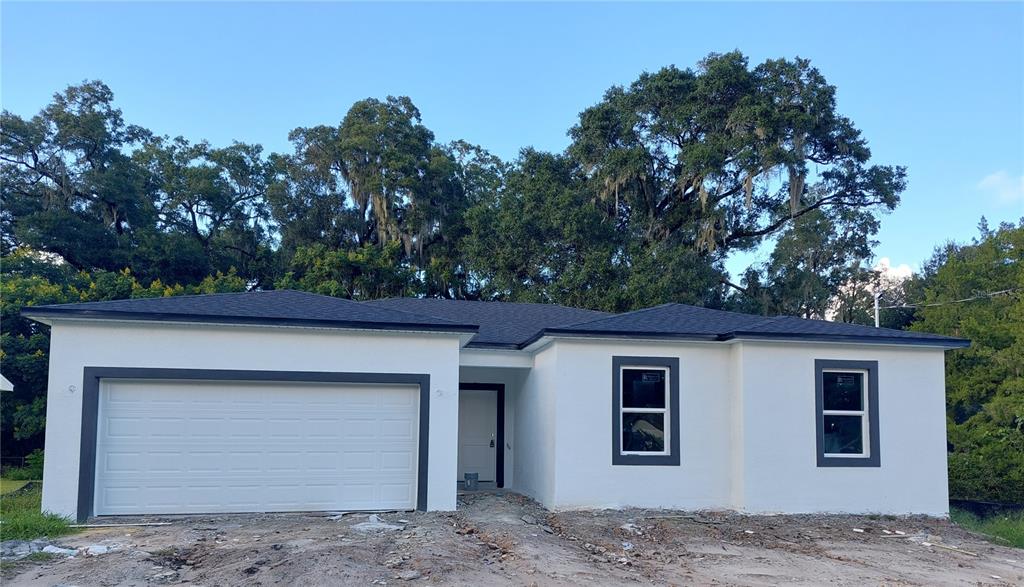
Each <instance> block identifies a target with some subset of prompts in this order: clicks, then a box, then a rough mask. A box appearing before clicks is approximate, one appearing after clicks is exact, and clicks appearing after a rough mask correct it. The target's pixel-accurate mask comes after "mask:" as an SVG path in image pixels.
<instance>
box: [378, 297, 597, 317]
mask: <svg viewBox="0 0 1024 587" xmlns="http://www.w3.org/2000/svg"><path fill="white" fill-rule="evenodd" d="M391 300H423V301H437V302H456V303H466V302H469V303H479V304H504V305H506V306H540V307H545V308H565V309H566V310H577V311H579V312H594V313H598V314H605V317H607V316H615V315H617V314H615V312H605V311H604V310H594V309H591V308H577V307H576V306H566V305H565V304H556V303H553V302H506V301H504V300H457V299H451V298H417V297H411V296H399V297H391V298H377V299H375V300H363V301H362V302H360V303H363V304H374V303H376V302H387V301H391Z"/></svg>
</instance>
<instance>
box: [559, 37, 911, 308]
mask: <svg viewBox="0 0 1024 587" xmlns="http://www.w3.org/2000/svg"><path fill="white" fill-rule="evenodd" d="M571 136H572V139H573V142H572V145H571V146H570V147H569V151H568V152H569V154H570V155H571V156H572V157H573V159H574V160H575V161H577V162H578V164H579V165H580V168H581V172H582V181H584V182H585V184H586V186H587V190H588V191H589V192H590V193H592V194H595V195H596V196H597V197H598V198H599V200H600V202H601V203H602V204H603V206H602V209H603V210H605V212H606V213H607V214H609V215H610V216H611V217H613V218H615V221H616V223H617V226H618V229H619V230H620V231H622V232H625V233H626V234H628V237H627V238H628V239H629V240H630V241H631V242H634V243H637V244H638V245H639V246H641V247H645V246H648V245H651V244H657V245H658V246H660V247H662V248H665V247H674V246H683V247H688V248H691V249H694V250H696V251H697V252H698V253H700V257H699V258H694V262H698V261H699V260H702V261H703V263H704V264H705V265H706V266H707V265H711V266H714V264H715V262H716V261H721V260H722V259H724V258H725V257H726V256H727V255H728V254H729V253H730V252H733V251H737V250H747V249H751V248H753V247H756V246H758V245H759V244H760V243H762V242H763V241H764V239H766V238H769V237H772V236H775V235H778V234H779V233H780V232H782V231H785V230H787V229H790V227H794V226H795V223H796V221H797V220H798V219H802V218H803V217H805V216H808V215H810V216H811V218H809V219H807V220H806V221H805V223H804V224H805V225H806V224H807V223H808V222H809V223H814V222H815V221H817V222H826V221H825V219H830V220H831V224H832V226H829V227H828V228H834V229H835V230H841V231H845V230H848V229H850V228H854V229H859V230H861V231H866V232H863V233H862V234H854V235H848V234H845V233H844V232H838V233H837V235H836V237H835V238H838V239H840V240H859V241H860V242H861V243H863V242H865V240H866V238H867V237H868V236H869V235H870V234H873V232H872V229H873V228H874V227H875V224H874V220H873V215H874V214H877V213H878V212H881V211H885V210H891V209H892V208H894V207H895V206H896V205H897V204H898V202H899V194H900V193H901V192H902V191H903V189H904V187H905V170H904V169H903V168H902V167H889V166H871V165H868V161H869V160H870V156H871V153H870V150H869V149H868V147H867V142H866V141H865V140H864V139H863V138H862V137H861V135H860V131H858V130H857V129H856V128H855V127H854V125H853V123H852V122H851V121H850V120H849V119H847V118H845V117H843V116H841V115H840V114H839V113H838V112H836V105H835V88H834V87H833V86H831V85H829V84H828V83H827V82H826V81H825V79H824V77H823V76H822V75H821V73H820V72H819V71H818V70H817V69H815V68H813V67H811V65H810V63H809V62H808V61H807V60H805V59H799V58H798V59H795V60H792V61H790V60H784V59H780V60H769V61H766V62H764V63H762V64H761V65H758V66H756V67H754V68H752V69H751V68H749V67H748V64H747V59H746V58H745V57H744V56H743V55H742V54H740V53H739V52H732V53H727V54H724V55H718V54H712V55H710V56H708V57H707V58H706V59H705V60H704V61H702V62H701V64H700V66H699V68H698V69H697V70H696V71H693V70H689V69H686V70H681V69H678V68H676V67H666V68H663V69H661V70H660V71H658V72H656V73H644V74H642V75H641V76H640V77H639V79H637V80H636V81H635V82H633V83H632V84H631V85H630V86H629V87H628V88H622V87H614V88H612V89H610V90H609V91H608V92H607V93H606V94H605V97H604V99H603V100H602V101H601V102H600V103H598V104H597V105H595V106H593V107H591V108H588V109H587V110H585V111H584V112H583V113H582V114H581V115H580V121H579V124H578V125H577V126H575V127H574V128H573V129H572V131H571ZM854 211H860V213H859V214H857V213H855V212H854ZM850 215H856V216H859V217H858V218H856V219H852V218H851V219H849V220H848V221H844V222H841V223H836V222H835V220H836V219H837V218H840V217H842V216H850ZM815 216H817V219H815ZM800 230H801V229H800V227H799V226H797V227H795V228H792V229H791V230H790V232H789V233H788V238H787V240H793V239H796V237H797V235H798V234H799V231H800ZM797 240H798V239H797ZM782 256H783V255H780V256H779V258H778V259H777V264H778V265H779V267H778V268H779V269H781V265H785V264H787V263H789V264H792V263H793V262H794V261H793V260H790V261H783V260H782V258H781V257H782ZM789 256H790V257H792V255H789ZM844 256H848V255H844ZM809 268H810V267H809V266H808V265H807V264H806V263H805V267H804V269H809ZM694 272H696V273H701V272H702V270H698V269H696V268H695V269H694ZM763 277H764V276H762V280H761V281H763ZM805 277H806V275H805ZM772 279H773V281H774V280H775V278H774V277H773V278H772ZM784 281H786V282H787V284H788V285H787V287H793V286H794V283H793V282H792V281H791V280H789V279H785V280H784ZM829 281H834V280H833V279H832V278H831V277H829V278H826V279H825V280H824V281H823V282H822V285H824V284H825V282H829ZM810 285H811V284H810V282H809V281H808V280H806V279H804V280H803V284H802V287H809V286H810ZM773 295H774V297H776V298H780V299H781V297H785V296H780V295H778V294H773ZM821 297H823V296H822V295H817V294H816V295H815V298H816V299H819V298H821ZM808 299H809V298H808ZM819 305H820V304H819ZM805 310H807V309H805ZM812 311H813V310H812ZM805 313H806V311H805Z"/></svg>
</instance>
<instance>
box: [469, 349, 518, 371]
mask: <svg viewBox="0 0 1024 587" xmlns="http://www.w3.org/2000/svg"><path fill="white" fill-rule="evenodd" d="M459 366H460V367H505V368H509V367H511V368H518V369H530V368H532V367H533V354H532V353H528V352H526V351H516V350H507V349H481V348H463V349H462V350H461V351H459Z"/></svg>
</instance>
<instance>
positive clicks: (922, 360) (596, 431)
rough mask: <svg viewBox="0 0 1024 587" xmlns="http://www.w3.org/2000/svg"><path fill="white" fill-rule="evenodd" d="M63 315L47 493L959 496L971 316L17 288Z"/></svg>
mask: <svg viewBox="0 0 1024 587" xmlns="http://www.w3.org/2000/svg"><path fill="white" fill-rule="evenodd" d="M24 314H25V315H26V316H28V317H30V318H32V319H34V320H36V321H39V322H42V323H45V324H48V325H50V326H51V328H52V331H51V332H52V334H51V347H50V373H49V390H48V398H47V427H46V462H45V473H44V483H43V508H44V509H46V510H49V511H53V512H57V513H60V514H66V515H70V516H75V517H77V518H78V519H79V520H82V519H85V518H87V517H89V516H93V515H119V514H178V513H210V512H254V511H259V512H262V511H313V510H390V509H413V508H417V509H421V510H453V509H455V507H456V495H457V491H458V488H459V483H460V482H461V481H462V480H463V479H464V478H465V475H466V474H467V473H476V474H477V475H478V478H479V480H480V481H481V484H482V485H484V486H497V487H506V488H509V489H511V490H514V491H517V492H520V493H523V494H526V495H529V496H532V497H534V498H536V499H537V500H539V501H540V502H541V503H542V504H544V505H545V506H547V507H548V508H552V509H568V508H604V507H623V506H640V507H664V508H679V509H702V508H712V509H733V510H738V511H743V512H762V513H763V512H784V513H797V512H877V513H893V514H903V513H921V514H932V515H945V514H946V513H947V508H948V505H947V489H946V486H947V485H946V440H945V436H946V435H945V423H946V417H945V404H944V381H943V378H944V373H943V352H944V351H945V350H947V349H952V348H957V347H963V346H966V345H967V344H968V342H967V341H965V340H960V339H954V338H948V337H943V336H937V335H932V334H925V333H918V332H905V331H897V330H887V329H879V328H869V327H865V326H858V325H852V324H841V323H833V322H825V321H817V320H803V319H798V318H792V317H785V316H783V317H773V318H766V317H763V316H750V315H745V314H737V313H732V312H724V311H718V310H709V309H704V308H697V307H692V306H686V305H682V304H666V305H661V306H656V307H652V308H647V309H644V310H638V311H635V312H628V313H623V314H605V313H601V312H594V311H589V310H580V309H574V308H566V307H561V306H555V305H546V304H516V303H499V302H474V301H452V300H435V299H388V300H379V301H374V302H354V301H350V300H343V299H337V298H331V297H325V296H319V295H314V294H310V293H302V292H296V291H267V292H252V293H238V294H216V295H200V296H183V297H171V298H156V299H135V300H122V301H108V302H94V303H82V304H64V305H52V306H39V307H34V308H26V309H25V311H24Z"/></svg>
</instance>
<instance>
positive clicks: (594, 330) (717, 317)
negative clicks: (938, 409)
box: [531, 304, 968, 347]
mask: <svg viewBox="0 0 1024 587" xmlns="http://www.w3.org/2000/svg"><path fill="white" fill-rule="evenodd" d="M544 334H564V335H579V336H632V337H651V336H653V337H658V338H682V339H692V340H716V341H726V340H732V339H740V338H745V339H765V340H813V341H822V342H827V341H835V342H876V343H883V342H885V343H904V344H931V345H937V346H944V347H962V346H967V344H968V341H966V340H964V339H960V338H951V337H948V336H941V335H938V334H929V333H925V332H912V331H907V330H894V329H891V328H873V327H870V326H862V325H859V324H847V323H843V322H830V321H828V320H807V319H804V318H796V317H793V316H775V317H770V318H769V317H764V316H753V315H750V314H740V313H737V312H725V311H722V310H711V309H708V308H699V307H696V306H687V305H685V304H664V305H661V306H654V307H652V308H645V309H643V310H637V311H635V312H627V313H625V314H616V315H613V316H608V317H606V318H600V319H597V320H592V321H590V322H584V323H580V324H573V325H569V326H565V327H560V328H548V329H545V331H544V332H541V333H537V335H535V336H534V337H533V340H536V339H538V338H540V337H541V336H543V335H544ZM531 342H532V341H531Z"/></svg>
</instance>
